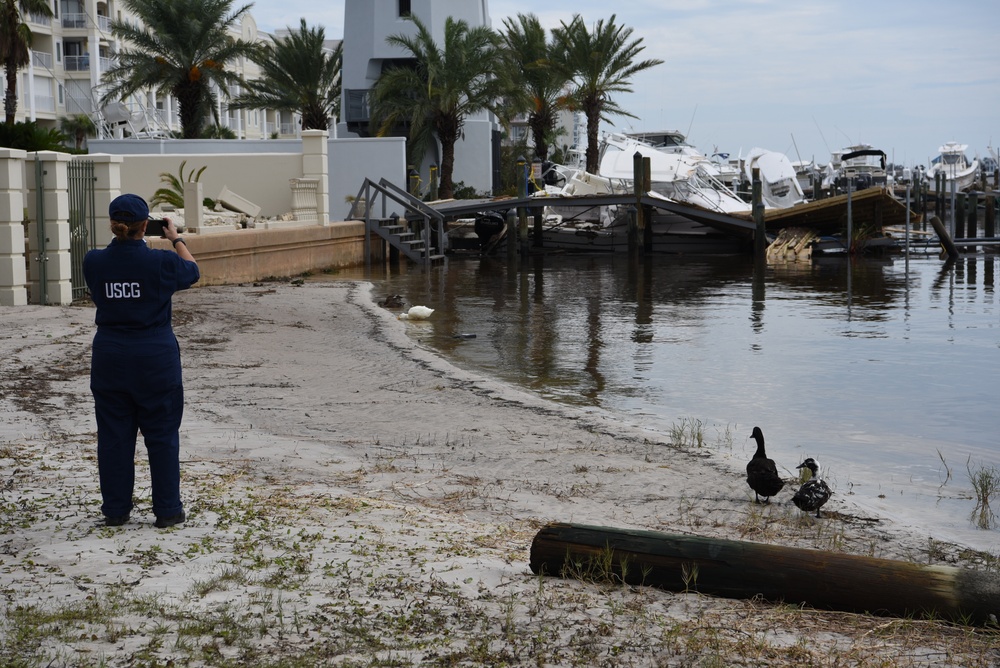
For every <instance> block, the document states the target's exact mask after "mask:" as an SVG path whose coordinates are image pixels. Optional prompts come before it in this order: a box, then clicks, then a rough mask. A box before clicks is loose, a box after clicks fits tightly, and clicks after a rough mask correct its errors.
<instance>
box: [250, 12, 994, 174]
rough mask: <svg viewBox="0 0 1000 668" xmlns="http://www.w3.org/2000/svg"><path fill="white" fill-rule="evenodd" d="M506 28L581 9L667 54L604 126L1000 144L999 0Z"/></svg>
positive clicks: (920, 153) (716, 135)
mask: <svg viewBox="0 0 1000 668" xmlns="http://www.w3.org/2000/svg"><path fill="white" fill-rule="evenodd" d="M488 7H489V13H490V19H491V22H492V26H493V28H494V29H502V28H503V20H504V19H505V18H507V17H514V16H516V15H517V14H518V13H534V14H536V15H537V16H538V17H539V19H540V20H541V22H542V25H544V26H545V27H546V28H549V29H551V28H553V27H557V26H559V25H560V23H561V22H563V21H565V22H567V23H568V22H569V21H570V20H571V19H572V18H573V15H574V14H580V15H581V16H582V17H583V19H584V20H585V21H586V22H587V23H588V25H591V26H592V25H593V24H595V23H596V22H597V21H599V20H601V19H604V20H605V21H607V20H608V19H610V17H611V15H612V13H615V14H616V19H615V20H616V23H618V24H621V25H624V26H627V27H629V28H632V29H633V33H632V37H633V38H640V37H641V38H642V44H643V46H644V47H645V49H644V50H643V51H642V53H641V55H640V57H641V58H643V59H646V58H657V59H659V60H662V61H663V64H661V65H658V66H656V67H654V68H652V69H650V70H647V71H646V72H644V73H641V74H638V75H636V76H635V78H634V79H633V81H632V84H633V85H632V88H633V92H632V93H623V94H620V95H618V96H616V98H615V99H616V101H617V102H618V103H619V104H620V105H621V106H622V107H623V108H625V109H627V110H629V111H630V112H631V113H632V114H633V115H635V116H636V118H627V117H622V116H618V117H614V118H612V119H611V123H607V122H605V123H602V126H601V129H602V131H613V130H617V131H636V132H639V131H653V130H680V131H681V132H684V133H685V134H686V135H687V136H688V140H689V142H690V143H692V144H694V145H695V146H697V147H698V148H699V149H700V150H701V151H702V152H704V153H712V152H716V151H718V152H726V153H729V154H730V156H731V157H736V156H738V155H740V154H741V153H744V154H745V153H746V152H747V151H749V150H750V149H751V148H754V147H760V148H765V149H769V150H772V151H779V152H782V153H785V154H786V155H788V157H789V158H790V159H792V160H798V159H802V160H809V159H815V160H817V162H820V163H826V162H828V161H829V157H830V152H831V151H834V150H840V149H843V148H845V147H847V146H851V145H854V144H858V143H865V144H871V145H872V146H873V147H874V148H877V149H881V150H883V151H885V153H886V155H887V156H888V158H889V161H890V162H896V163H899V164H904V165H907V166H913V165H920V164H922V165H926V164H928V163H929V161H930V159H931V158H933V157H935V156H936V155H937V153H938V147H939V146H940V145H941V144H943V143H945V142H947V141H957V142H959V143H961V144H968V146H969V148H968V150H967V154H968V155H969V157H970V158H971V157H973V156H975V155H978V156H980V157H985V156H987V155H990V154H991V153H992V154H993V155H994V156H995V155H996V151H997V150H998V149H1000V2H997V0H947V2H943V1H941V0H933V1H931V0H905V1H903V0H868V1H867V2H861V1H859V0H825V1H822V2H820V1H816V0H795V1H792V0H628V2H625V3H622V4H621V5H618V4H617V3H609V2H607V1H606V0H544V1H541V2H527V1H525V0H489V4H488ZM251 14H252V15H253V17H254V19H255V20H256V22H257V25H258V27H259V28H260V29H261V30H264V31H267V32H273V31H275V30H278V29H281V28H284V27H286V26H289V25H290V26H298V23H299V19H300V18H305V19H306V23H307V24H309V25H310V26H314V25H320V26H323V27H324V28H325V30H326V35H327V37H328V38H333V39H338V38H342V37H343V33H344V27H343V26H344V0H332V1H331V0H327V1H326V2H318V1H317V0H255V1H254V2H253V6H252V8H251Z"/></svg>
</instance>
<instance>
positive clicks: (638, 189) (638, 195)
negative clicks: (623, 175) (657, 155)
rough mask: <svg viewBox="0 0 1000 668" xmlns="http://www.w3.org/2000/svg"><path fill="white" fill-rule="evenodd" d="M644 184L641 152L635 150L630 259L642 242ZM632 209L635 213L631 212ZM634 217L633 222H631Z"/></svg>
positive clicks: (633, 159) (630, 219)
mask: <svg viewBox="0 0 1000 668" xmlns="http://www.w3.org/2000/svg"><path fill="white" fill-rule="evenodd" d="M644 184H645V181H644V179H643V168H642V153H640V152H639V151H636V152H635V153H633V154H632V194H633V195H634V196H635V203H634V204H632V205H630V206H629V210H628V211H629V229H628V253H629V258H630V261H631V260H633V259H637V258H638V255H639V246H640V244H641V243H642V238H643V237H642V229H643V227H644V226H643V213H644V212H643V208H642V196H643V190H642V187H643V185H644ZM633 209H634V210H635V213H634V214H633ZM633 219H634V222H633Z"/></svg>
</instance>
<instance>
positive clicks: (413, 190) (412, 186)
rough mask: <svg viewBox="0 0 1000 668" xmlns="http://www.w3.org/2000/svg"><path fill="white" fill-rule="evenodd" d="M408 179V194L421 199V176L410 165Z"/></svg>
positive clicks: (407, 173)
mask: <svg viewBox="0 0 1000 668" xmlns="http://www.w3.org/2000/svg"><path fill="white" fill-rule="evenodd" d="M406 178H407V192H408V193H410V194H411V195H413V196H414V197H419V196H420V174H418V173H417V170H415V169H414V168H413V165H410V169H409V170H408V171H407V172H406Z"/></svg>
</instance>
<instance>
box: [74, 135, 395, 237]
mask: <svg viewBox="0 0 1000 668" xmlns="http://www.w3.org/2000/svg"><path fill="white" fill-rule="evenodd" d="M328 142H329V143H328V145H327V160H328V175H329V176H328V177H329V193H330V207H329V212H330V220H331V221H335V220H342V219H343V218H344V217H345V216H346V215H347V213H348V212H349V211H350V205H349V204H348V203H347V202H346V198H347V197H348V196H352V197H353V196H356V195H357V194H358V191H359V190H360V188H361V186H362V184H363V183H364V180H365V178H366V177H367V178H370V179H372V180H373V181H378V180H379V179H381V178H385V179H388V180H389V181H391V182H392V183H394V184H396V185H397V186H399V187H401V188H404V189H405V188H406V140H405V139H403V138H402V137H384V138H370V139H357V138H355V139H350V138H348V139H329V140H328ZM268 149H270V150H273V151H276V152H273V153H272V152H264V151H265V150H268ZM91 152H92V153H109V154H114V155H122V156H123V157H124V162H123V163H122V169H121V180H122V192H134V193H136V194H138V195H141V196H142V197H144V198H146V199H147V200H148V199H149V198H151V197H152V196H153V193H154V192H155V191H156V189H157V188H159V187H160V186H161V183H160V174H161V173H163V172H168V173H170V174H175V175H176V174H177V173H178V170H179V168H180V164H181V161H182V160H186V161H187V162H186V164H185V166H184V174H185V176H186V175H187V174H188V172H189V171H190V170H191V168H192V167H193V168H195V169H196V170H197V169H200V168H201V167H202V166H206V165H207V169H206V170H205V171H204V173H202V175H201V179H200V183H201V184H202V191H203V193H204V195H205V197H211V198H213V199H215V198H216V197H217V196H218V195H219V192H220V191H221V190H222V188H223V186H225V187H227V188H229V189H230V190H231V191H233V192H234V193H236V194H237V195H240V196H241V197H244V198H246V199H248V200H250V201H251V202H253V203H254V204H257V205H258V206H260V207H261V215H262V216H265V217H273V216H279V215H281V214H283V213H288V212H289V211H291V208H292V195H291V189H290V188H289V184H288V180H289V179H293V178H298V177H301V176H302V141H301V140H299V139H288V140H282V139H279V140H268V141H237V140H232V139H229V140H210V139H205V140H202V139H194V140H176V139H174V140H165V141H159V140H100V141H98V140H94V141H93V142H92V144H91Z"/></svg>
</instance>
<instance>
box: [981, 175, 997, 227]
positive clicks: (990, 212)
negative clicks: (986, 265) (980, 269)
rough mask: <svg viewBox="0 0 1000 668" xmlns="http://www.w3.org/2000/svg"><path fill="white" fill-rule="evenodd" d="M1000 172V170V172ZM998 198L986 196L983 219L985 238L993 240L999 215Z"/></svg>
mask: <svg viewBox="0 0 1000 668" xmlns="http://www.w3.org/2000/svg"><path fill="white" fill-rule="evenodd" d="M998 171H1000V170H998ZM996 207H997V198H996V197H994V196H993V195H991V194H989V193H987V195H986V213H985V214H984V219H983V236H984V237H986V238H987V239H992V238H993V237H994V236H996V233H997V227H996V215H997V208H996Z"/></svg>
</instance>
